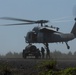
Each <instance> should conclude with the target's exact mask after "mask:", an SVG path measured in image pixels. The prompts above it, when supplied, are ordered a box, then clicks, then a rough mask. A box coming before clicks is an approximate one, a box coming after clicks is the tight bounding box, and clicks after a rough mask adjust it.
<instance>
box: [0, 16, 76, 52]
mask: <svg viewBox="0 0 76 75" xmlns="http://www.w3.org/2000/svg"><path fill="white" fill-rule="evenodd" d="M0 19H4V20H14V21H21V22H23V23H19V24H18V23H17V24H5V25H1V26H10V25H12V26H13V25H29V24H40V26H36V27H34V28H33V29H32V30H31V31H29V32H27V34H26V36H25V37H24V38H25V42H26V43H28V44H33V43H42V44H44V46H45V47H46V51H47V53H48V52H49V43H57V42H62V43H63V42H65V44H66V46H67V49H70V46H69V45H68V41H71V40H73V39H75V38H76V18H75V24H74V27H73V28H72V30H71V32H70V33H62V32H59V28H58V27H53V26H48V25H46V23H48V22H49V21H48V20H37V21H34V20H26V19H18V18H11V17H1V18H0Z"/></svg>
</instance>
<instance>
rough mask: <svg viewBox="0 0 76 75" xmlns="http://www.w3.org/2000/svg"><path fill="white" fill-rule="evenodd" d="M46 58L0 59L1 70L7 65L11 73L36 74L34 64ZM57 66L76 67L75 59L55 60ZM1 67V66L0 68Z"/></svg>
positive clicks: (17, 74) (15, 74) (20, 74)
mask: <svg viewBox="0 0 76 75" xmlns="http://www.w3.org/2000/svg"><path fill="white" fill-rule="evenodd" d="M44 60H46V59H19V58H18V59H14V58H13V59H3V58H2V59H0V64H1V65H3V66H2V67H4V68H2V70H3V69H5V67H7V68H8V69H9V70H10V71H11V72H12V73H13V75H25V74H27V75H32V74H35V73H36V74H37V70H36V66H37V64H38V63H40V62H41V61H44ZM56 61H57V67H58V68H61V69H63V68H67V67H76V60H56ZM0 69H1V68H0Z"/></svg>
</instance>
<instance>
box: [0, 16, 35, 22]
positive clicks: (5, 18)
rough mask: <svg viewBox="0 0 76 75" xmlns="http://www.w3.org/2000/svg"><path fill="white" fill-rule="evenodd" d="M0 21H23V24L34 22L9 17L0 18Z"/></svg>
mask: <svg viewBox="0 0 76 75" xmlns="http://www.w3.org/2000/svg"><path fill="white" fill-rule="evenodd" d="M0 19H4V20H14V21H23V22H36V21H32V20H25V19H18V18H11V17H1V18H0Z"/></svg>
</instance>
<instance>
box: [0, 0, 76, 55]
mask: <svg viewBox="0 0 76 75" xmlns="http://www.w3.org/2000/svg"><path fill="white" fill-rule="evenodd" d="M75 6H76V0H0V17H15V18H22V19H30V20H40V19H45V20H49V21H50V22H49V23H48V25H49V26H50V25H52V24H53V26H56V27H57V26H58V27H59V28H60V31H61V32H64V33H69V32H70V31H71V30H72V27H73V25H74V22H75V21H74V17H75V16H74V14H73V11H74V10H73V9H74V7H75ZM59 18H63V20H68V19H69V20H72V21H68V22H61V23H55V22H54V21H53V20H54V19H59ZM6 23H19V22H16V21H5V20H0V24H6ZM34 26H37V25H26V26H9V27H8V26H7V27H2V26H1V27H0V54H5V53H7V52H9V51H11V52H22V50H23V49H24V48H25V46H26V45H27V44H26V43H25V39H24V36H25V35H26V33H27V32H28V31H31V30H32V28H33V27H34ZM36 45H37V46H38V47H39V48H40V47H41V46H43V44H41V45H39V44H36ZM69 45H70V47H71V48H70V50H67V48H66V45H65V44H62V43H59V44H50V45H49V46H50V50H51V51H54V50H59V51H61V52H65V53H66V52H68V51H72V52H74V51H76V47H75V46H76V39H75V40H73V41H70V42H69Z"/></svg>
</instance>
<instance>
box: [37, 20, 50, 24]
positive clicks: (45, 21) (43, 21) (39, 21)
mask: <svg viewBox="0 0 76 75" xmlns="http://www.w3.org/2000/svg"><path fill="white" fill-rule="evenodd" d="M47 22H49V21H48V20H38V21H36V23H47Z"/></svg>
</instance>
